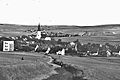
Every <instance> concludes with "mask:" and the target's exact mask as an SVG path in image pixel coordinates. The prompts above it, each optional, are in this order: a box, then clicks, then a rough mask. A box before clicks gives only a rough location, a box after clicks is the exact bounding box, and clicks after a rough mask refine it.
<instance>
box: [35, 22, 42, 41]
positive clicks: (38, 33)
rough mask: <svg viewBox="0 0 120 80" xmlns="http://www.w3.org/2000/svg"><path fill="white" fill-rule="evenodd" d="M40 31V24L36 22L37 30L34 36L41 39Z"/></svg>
mask: <svg viewBox="0 0 120 80" xmlns="http://www.w3.org/2000/svg"><path fill="white" fill-rule="evenodd" d="M41 33H42V31H41V26H40V24H38V30H37V36H36V38H37V39H41V37H42V36H41Z"/></svg>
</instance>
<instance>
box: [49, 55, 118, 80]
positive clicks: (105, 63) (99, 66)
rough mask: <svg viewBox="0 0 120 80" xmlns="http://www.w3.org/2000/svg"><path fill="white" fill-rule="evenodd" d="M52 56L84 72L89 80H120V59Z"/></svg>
mask: <svg viewBox="0 0 120 80" xmlns="http://www.w3.org/2000/svg"><path fill="white" fill-rule="evenodd" d="M51 56H53V57H54V58H57V59H58V60H59V61H62V62H63V63H65V64H70V65H72V66H74V67H75V68H76V69H79V70H83V72H84V76H85V78H86V79H88V80H96V79H97V80H120V75H119V74H120V67H119V66H120V58H119V57H75V56H61V57H59V56H57V55H51Z"/></svg>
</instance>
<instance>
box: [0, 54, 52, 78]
mask: <svg viewBox="0 0 120 80" xmlns="http://www.w3.org/2000/svg"><path fill="white" fill-rule="evenodd" d="M21 57H24V60H21ZM38 57H39V58H38ZM47 61H48V59H47V57H45V56H43V55H41V54H40V55H37V56H36V55H35V54H34V55H20V54H6V53H4V54H3V53H1V54H0V80H34V79H42V76H45V75H47V76H49V75H51V74H50V73H51V71H53V69H52V68H51V67H50V66H49V65H48V64H47Z"/></svg>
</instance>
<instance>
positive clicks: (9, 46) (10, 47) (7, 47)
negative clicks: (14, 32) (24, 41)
mask: <svg viewBox="0 0 120 80" xmlns="http://www.w3.org/2000/svg"><path fill="white" fill-rule="evenodd" d="M3 51H14V41H3Z"/></svg>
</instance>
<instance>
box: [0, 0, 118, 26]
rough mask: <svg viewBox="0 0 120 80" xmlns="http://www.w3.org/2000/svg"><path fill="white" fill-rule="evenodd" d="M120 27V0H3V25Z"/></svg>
mask: <svg viewBox="0 0 120 80" xmlns="http://www.w3.org/2000/svg"><path fill="white" fill-rule="evenodd" d="M39 22H40V23H41V24H42V25H79V26H83V25H84V26H85V25H100V24H120V0H0V23H11V24H26V25H37V24H38V23H39Z"/></svg>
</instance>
